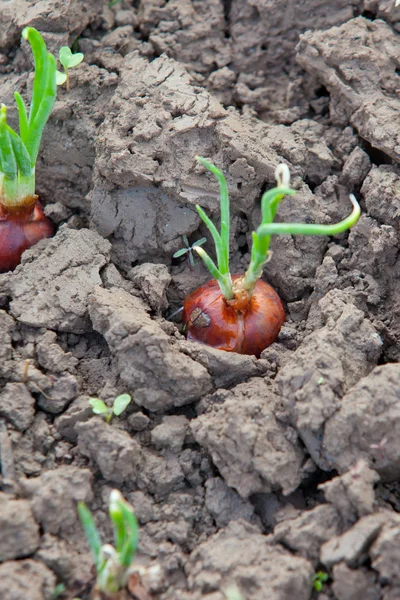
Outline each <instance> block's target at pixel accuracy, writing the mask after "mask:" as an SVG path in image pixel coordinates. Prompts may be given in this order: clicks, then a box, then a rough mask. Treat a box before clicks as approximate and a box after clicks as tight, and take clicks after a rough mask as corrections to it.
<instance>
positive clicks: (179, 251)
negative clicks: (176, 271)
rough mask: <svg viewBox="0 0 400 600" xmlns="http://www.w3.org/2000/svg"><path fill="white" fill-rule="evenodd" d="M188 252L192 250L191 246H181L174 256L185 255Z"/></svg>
mask: <svg viewBox="0 0 400 600" xmlns="http://www.w3.org/2000/svg"><path fill="white" fill-rule="evenodd" d="M187 252H190V249H189V248H181V249H180V250H178V251H177V252H175V254H173V255H172V258H179V257H180V256H183V255H184V254H186V253H187Z"/></svg>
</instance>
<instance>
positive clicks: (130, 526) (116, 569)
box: [78, 490, 139, 597]
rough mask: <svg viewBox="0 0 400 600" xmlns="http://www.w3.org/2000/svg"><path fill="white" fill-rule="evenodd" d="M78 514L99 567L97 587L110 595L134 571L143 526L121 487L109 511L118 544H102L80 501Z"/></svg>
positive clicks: (112, 495)
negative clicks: (140, 528)
mask: <svg viewBox="0 0 400 600" xmlns="http://www.w3.org/2000/svg"><path fill="white" fill-rule="evenodd" d="M78 514H79V518H80V520H81V523H82V526H83V528H84V530H85V534H86V537H87V540H88V543H89V546H90V550H91V552H92V555H93V560H94V564H95V567H96V573H97V580H96V587H97V589H98V590H99V591H100V592H102V593H103V594H104V595H105V596H106V597H107V596H109V595H112V594H115V593H116V592H118V591H119V590H121V589H123V588H124V587H125V586H126V583H127V581H128V578H129V576H130V575H131V573H132V572H133V571H134V569H133V567H132V563H133V559H134V557H135V554H136V549H137V545H138V539H139V526H138V522H137V520H136V517H135V514H134V512H133V508H132V506H131V505H130V504H129V503H128V502H127V501H126V500H125V499H124V497H123V496H122V494H121V493H120V492H119V491H118V490H112V492H111V494H110V506H109V514H110V519H111V523H112V526H113V530H114V546H111V545H110V544H104V545H103V544H102V542H101V538H100V534H99V531H98V529H97V527H96V525H95V523H94V520H93V516H92V513H91V512H90V510H89V509H88V508H87V506H86V504H84V503H83V502H79V504H78Z"/></svg>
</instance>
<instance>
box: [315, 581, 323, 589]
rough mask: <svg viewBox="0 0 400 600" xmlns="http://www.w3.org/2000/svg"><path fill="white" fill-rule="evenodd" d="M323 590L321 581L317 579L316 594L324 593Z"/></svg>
mask: <svg viewBox="0 0 400 600" xmlns="http://www.w3.org/2000/svg"><path fill="white" fill-rule="evenodd" d="M322 588H323V585H322V583H321V582H320V580H319V579H316V580H315V581H314V589H315V591H316V592H322Z"/></svg>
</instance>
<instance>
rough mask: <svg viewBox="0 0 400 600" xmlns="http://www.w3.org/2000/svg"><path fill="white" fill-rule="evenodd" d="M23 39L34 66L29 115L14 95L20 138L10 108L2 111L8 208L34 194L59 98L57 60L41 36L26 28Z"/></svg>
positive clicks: (2, 179)
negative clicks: (9, 121) (11, 122)
mask: <svg viewBox="0 0 400 600" xmlns="http://www.w3.org/2000/svg"><path fill="white" fill-rule="evenodd" d="M22 37H23V38H25V39H26V40H28V42H29V44H30V46H31V48H32V52H33V58H34V63H35V76H34V80H33V90H32V100H31V105H30V109H29V115H28V113H27V110H26V106H25V103H24V101H23V99H22V97H21V95H20V94H19V93H18V92H15V93H14V97H15V102H16V104H17V109H18V119H19V135H18V134H17V133H16V132H15V131H14V130H13V129H11V127H9V126H8V125H7V109H6V107H5V106H4V104H3V105H2V106H1V109H0V202H1V203H2V204H3V205H6V206H15V205H19V204H21V203H23V201H24V199H25V198H26V197H28V196H33V195H34V193H35V165H36V159H37V155H38V152H39V147H40V142H41V139H42V133H43V129H44V126H45V125H46V123H47V120H48V118H49V116H50V113H51V111H52V109H53V105H54V102H55V99H56V60H55V58H54V56H53V55H52V54H50V53H49V52H47V49H46V44H45V43H44V40H43V38H42V36H41V35H40V33H39V32H38V31H36V29H34V28H33V27H25V29H24V30H23V31H22Z"/></svg>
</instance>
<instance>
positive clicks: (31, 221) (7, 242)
mask: <svg viewBox="0 0 400 600" xmlns="http://www.w3.org/2000/svg"><path fill="white" fill-rule="evenodd" d="M53 233H54V225H53V223H52V222H51V221H50V219H48V218H47V217H46V216H45V214H44V212H43V209H42V207H41V205H40V203H39V202H38V200H37V196H30V197H29V198H27V199H26V202H25V203H24V204H23V205H22V206H5V205H4V204H1V202H0V273H5V272H6V271H12V270H13V269H15V267H16V266H17V265H19V263H20V262H21V255H22V253H23V252H24V250H27V248H30V247H31V246H33V245H34V244H36V242H38V241H39V240H42V239H44V238H48V237H51V236H52V235H53Z"/></svg>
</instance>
